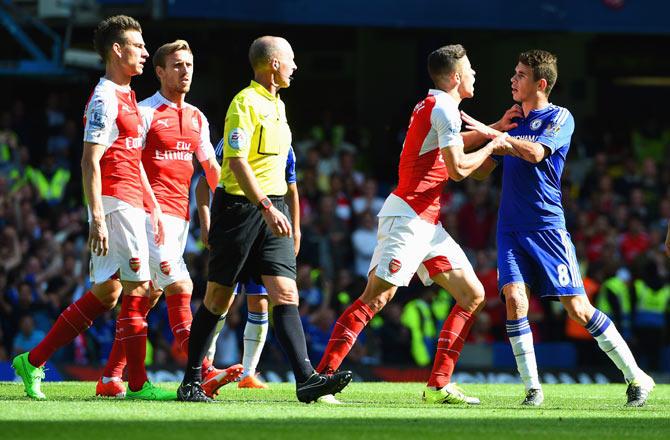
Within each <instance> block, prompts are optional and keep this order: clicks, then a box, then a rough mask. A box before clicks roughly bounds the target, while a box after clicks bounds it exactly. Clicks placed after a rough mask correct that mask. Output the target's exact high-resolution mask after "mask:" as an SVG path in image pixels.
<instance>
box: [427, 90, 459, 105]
mask: <svg viewBox="0 0 670 440" xmlns="http://www.w3.org/2000/svg"><path fill="white" fill-rule="evenodd" d="M437 95H446V96H448V97H449V99H451V100H452V101H454V102H456V100H455V99H454V97H453V96H451V95H450V94H448V93H447V92H445V91H444V90H440V89H428V96H437Z"/></svg>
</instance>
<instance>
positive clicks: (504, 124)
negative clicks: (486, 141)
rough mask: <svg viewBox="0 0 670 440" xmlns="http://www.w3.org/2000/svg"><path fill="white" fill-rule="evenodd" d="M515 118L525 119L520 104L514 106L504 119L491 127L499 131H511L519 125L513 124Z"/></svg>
mask: <svg viewBox="0 0 670 440" xmlns="http://www.w3.org/2000/svg"><path fill="white" fill-rule="evenodd" d="M514 118H523V110H522V109H521V106H520V105H519V104H514V105H513V106H512V107H510V108H509V109H508V110H507V111H506V112H505V114H504V115H503V117H502V118H500V120H499V121H498V122H496V123H495V124H492V125H491V127H492V128H495V129H496V130H499V131H510V130H511V129H513V128H516V127H517V126H518V125H519V124H517V123H516V122H512V120H513V119H514Z"/></svg>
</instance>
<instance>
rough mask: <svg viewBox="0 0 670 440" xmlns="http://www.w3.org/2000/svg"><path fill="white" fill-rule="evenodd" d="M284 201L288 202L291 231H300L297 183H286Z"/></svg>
mask: <svg viewBox="0 0 670 440" xmlns="http://www.w3.org/2000/svg"><path fill="white" fill-rule="evenodd" d="M286 201H287V202H288V209H289V212H290V213H291V223H292V224H293V231H294V232H296V233H300V197H299V196H298V184H297V183H289V184H288V192H287V193H286Z"/></svg>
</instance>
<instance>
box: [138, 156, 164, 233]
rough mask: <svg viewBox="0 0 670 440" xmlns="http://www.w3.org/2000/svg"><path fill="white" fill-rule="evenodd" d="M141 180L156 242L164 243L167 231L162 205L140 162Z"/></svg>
mask: <svg viewBox="0 0 670 440" xmlns="http://www.w3.org/2000/svg"><path fill="white" fill-rule="evenodd" d="M140 181H141V182H142V195H143V196H144V204H145V205H147V206H148V207H149V214H150V216H151V230H152V232H153V234H154V242H155V243H156V244H157V245H159V246H160V245H161V244H163V242H164V241H165V231H164V230H163V220H162V219H161V215H163V213H162V212H161V207H160V205H159V204H158V200H156V195H155V194H154V190H153V189H151V184H150V183H149V177H147V173H146V171H144V166H143V165H142V163H141V162H140Z"/></svg>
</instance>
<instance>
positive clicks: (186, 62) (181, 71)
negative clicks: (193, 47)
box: [157, 50, 193, 93]
mask: <svg viewBox="0 0 670 440" xmlns="http://www.w3.org/2000/svg"><path fill="white" fill-rule="evenodd" d="M157 71H158V76H159V78H160V80H161V85H162V86H163V87H166V88H167V89H168V90H170V91H173V92H176V93H188V91H189V90H191V81H193V54H192V53H190V52H189V51H187V50H178V51H176V52H173V53H171V54H170V55H168V56H167V57H166V58H165V68H162V67H160V66H159V67H157Z"/></svg>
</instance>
